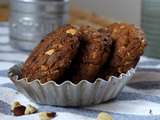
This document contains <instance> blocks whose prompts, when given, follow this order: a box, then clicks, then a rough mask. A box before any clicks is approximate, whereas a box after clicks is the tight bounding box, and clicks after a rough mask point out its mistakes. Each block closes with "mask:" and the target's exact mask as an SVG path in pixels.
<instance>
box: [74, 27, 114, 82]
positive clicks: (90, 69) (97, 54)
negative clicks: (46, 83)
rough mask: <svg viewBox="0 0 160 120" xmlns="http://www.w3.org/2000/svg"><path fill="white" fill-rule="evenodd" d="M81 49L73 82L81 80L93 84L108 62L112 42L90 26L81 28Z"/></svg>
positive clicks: (75, 65) (75, 66)
mask: <svg viewBox="0 0 160 120" xmlns="http://www.w3.org/2000/svg"><path fill="white" fill-rule="evenodd" d="M79 31H80V41H81V44H80V49H79V52H78V54H77V56H76V59H75V61H74V63H73V64H74V65H73V66H74V67H73V70H74V71H75V73H73V75H74V76H73V78H72V81H73V82H74V83H78V82H79V81H80V80H88V81H90V82H93V81H94V80H95V79H96V77H97V73H98V72H99V71H100V68H101V67H102V65H103V64H104V63H105V61H106V60H107V58H108V56H109V53H110V49H108V48H109V47H110V46H111V44H112V41H110V39H108V38H107V37H106V36H105V35H104V34H102V33H100V32H98V31H97V30H96V29H94V28H92V27H89V26H82V27H80V30H79Z"/></svg>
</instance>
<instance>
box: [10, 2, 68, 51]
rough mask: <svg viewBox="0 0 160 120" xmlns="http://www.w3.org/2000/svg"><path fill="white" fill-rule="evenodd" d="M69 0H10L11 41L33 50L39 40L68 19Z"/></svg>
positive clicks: (20, 46)
mask: <svg viewBox="0 0 160 120" xmlns="http://www.w3.org/2000/svg"><path fill="white" fill-rule="evenodd" d="M68 5H69V0H10V8H11V13H10V43H11V45H12V46H13V47H15V48H17V49H21V50H26V51H30V50H32V49H33V48H34V47H35V46H36V45H37V44H38V43H39V41H40V40H41V39H42V38H43V37H44V36H45V35H46V34H48V33H49V32H51V31H53V30H54V29H55V28H57V27H58V26H61V25H63V24H65V23H66V22H67V20H68Z"/></svg>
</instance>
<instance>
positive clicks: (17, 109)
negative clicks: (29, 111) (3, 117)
mask: <svg viewBox="0 0 160 120" xmlns="http://www.w3.org/2000/svg"><path fill="white" fill-rule="evenodd" d="M25 109H26V107H25V106H23V105H21V106H18V107H15V108H14V109H13V111H12V112H13V115H14V116H21V115H24V112H25Z"/></svg>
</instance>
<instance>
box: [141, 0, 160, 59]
mask: <svg viewBox="0 0 160 120" xmlns="http://www.w3.org/2000/svg"><path fill="white" fill-rule="evenodd" d="M141 22H142V28H143V29H144V31H145V34H146V37H147V40H148V46H147V48H146V51H145V55H146V56H148V57H154V58H160V0H143V3H142V21H141Z"/></svg>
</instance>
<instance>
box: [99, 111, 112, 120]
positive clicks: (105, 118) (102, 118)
mask: <svg viewBox="0 0 160 120" xmlns="http://www.w3.org/2000/svg"><path fill="white" fill-rule="evenodd" d="M97 120H113V119H112V116H111V115H109V114H107V113H105V112H101V113H99V115H98V117H97Z"/></svg>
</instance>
